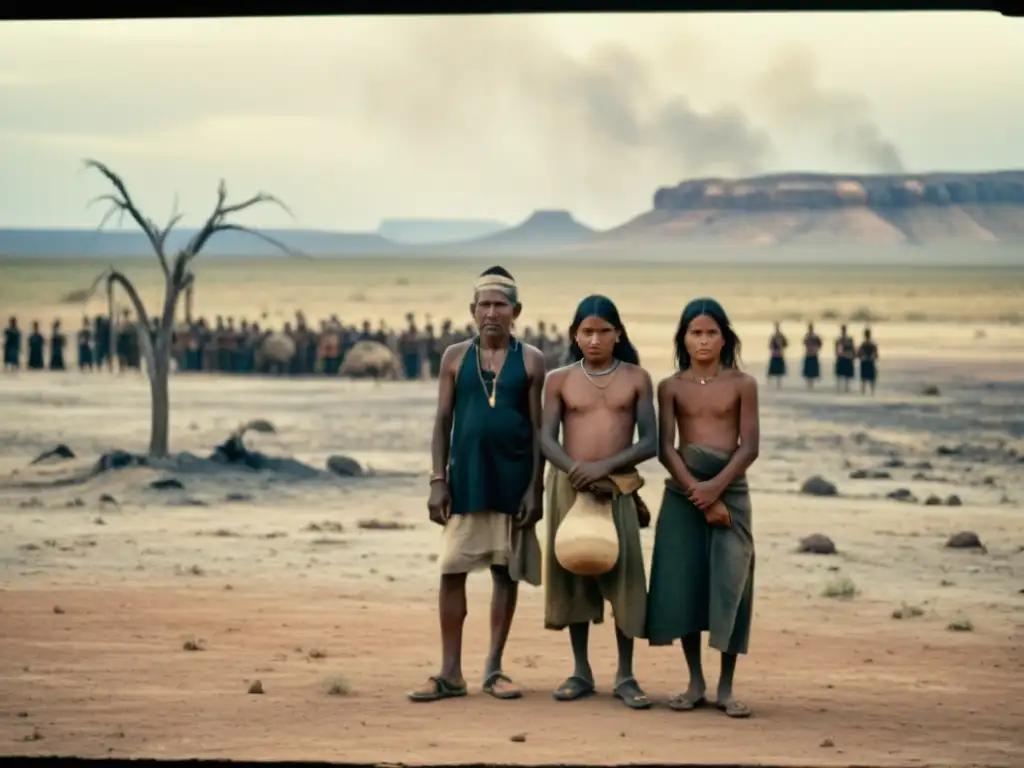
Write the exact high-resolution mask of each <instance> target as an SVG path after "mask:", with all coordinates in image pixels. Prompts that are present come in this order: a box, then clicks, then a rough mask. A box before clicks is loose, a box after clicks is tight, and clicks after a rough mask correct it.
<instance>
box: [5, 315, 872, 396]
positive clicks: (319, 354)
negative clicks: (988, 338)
mask: <svg viewBox="0 0 1024 768" xmlns="http://www.w3.org/2000/svg"><path fill="white" fill-rule="evenodd" d="M156 322H157V321H154V327H153V328H151V329H150V334H151V338H153V339H155V337H156V332H157V327H156V325H155V324H156ZM406 322H407V325H406V327H405V328H404V329H402V330H395V329H392V328H388V326H387V325H386V324H385V323H384V322H383V321H381V322H380V323H379V324H378V326H377V327H376V328H374V327H373V326H372V325H371V323H370V321H369V320H364V321H363V323H362V324H361V325H360V326H355V325H344V324H343V323H342V322H341V320H339V319H338V316H337V315H332V316H331V317H330V318H329V319H327V320H321V321H320V323H319V325H318V326H314V325H312V324H310V323H309V322H308V321H307V320H306V318H305V316H304V315H303V313H302V312H297V313H296V315H295V320H294V322H286V323H284V327H283V329H282V331H281V333H283V334H284V335H285V336H287V337H289V338H290V339H291V340H292V341H293V342H294V344H295V350H296V351H295V354H294V356H293V357H292V358H291V360H290V361H289V362H288V363H287V364H286V365H285V366H283V367H281V366H275V365H274V364H273V363H272V361H270V360H266V359H261V355H260V354H259V351H260V348H261V345H262V344H263V342H264V341H265V340H266V339H267V338H268V337H269V336H270V334H271V333H272V332H273V331H272V330H271V329H269V328H267V327H261V326H260V324H259V323H257V322H248V321H247V320H245V319H244V318H243V319H241V320H239V321H238V322H237V323H236V321H235V318H233V317H227V318H224V317H221V316H217V317H216V319H215V320H214V321H213V323H210V322H208V321H207V320H206V319H205V318H202V317H200V318H198V319H196V320H194V321H193V322H191V323H185V324H183V325H182V326H181V327H179V328H176V329H175V331H174V334H173V338H172V357H173V358H174V360H175V361H176V364H177V367H178V370H179V371H189V372H200V373H238V374H259V373H262V374H271V373H275V374H282V373H283V374H287V375H298V376H301V375H315V374H327V375H337V374H338V372H339V370H340V369H341V366H342V364H343V363H344V361H345V358H346V355H347V354H348V353H349V351H350V350H351V349H352V348H353V347H354V346H355V345H356V344H357V343H359V342H361V341H374V342H377V343H378V344H381V345H383V346H385V347H387V348H388V349H389V350H390V351H391V352H392V354H394V355H395V357H396V358H397V359H398V361H399V365H400V368H401V372H402V374H403V376H404V378H406V379H436V378H437V376H438V373H439V371H440V368H441V357H442V355H443V354H444V351H445V350H446V349H447V348H448V347H450V346H451V345H452V344H457V343H459V342H461V341H465V340H467V339H470V338H472V337H473V336H474V334H475V333H476V331H475V330H474V329H473V327H472V326H471V325H467V326H465V327H462V328H456V327H455V324H454V323H453V322H452V320H450V319H446V320H444V321H443V322H442V323H441V325H440V331H439V332H438V331H437V330H436V329H435V326H434V324H433V323H432V321H431V319H430V316H429V315H428V316H427V319H426V323H425V324H424V325H423V327H422V328H420V326H419V325H418V324H417V322H416V318H415V316H414V315H413V314H412V313H409V314H408V315H406ZM111 330H112V329H111V324H110V320H109V318H107V317H106V316H104V315H97V316H96V317H94V318H92V319H90V318H88V317H85V318H83V319H82V325H81V328H80V329H79V330H78V332H77V334H76V336H75V344H74V347H73V350H74V351H75V353H76V357H75V359H74V362H72V360H71V357H70V355H69V350H68V337H67V334H66V333H65V332H64V328H63V325H62V324H61V321H60V320H55V321H54V322H53V325H52V327H51V329H50V334H49V336H48V337H47V336H46V335H44V334H43V332H42V330H41V328H40V324H39V322H38V321H33V322H32V324H31V330H30V332H29V334H28V336H27V337H24V336H23V332H22V330H21V326H20V325H19V324H18V320H17V318H15V317H11V318H10V319H9V321H8V325H7V328H6V329H5V330H4V356H3V360H4V369H5V370H18V369H20V368H22V360H23V358H25V365H24V367H25V368H26V369H27V370H31V371H38V370H51V371H62V370H67V369H68V368H71V367H78V368H79V369H81V370H83V371H87V370H100V369H103V368H106V369H108V370H111V371H113V370H118V371H129V370H139V369H140V367H141V350H140V347H139V340H138V336H137V333H136V331H137V324H136V322H135V321H134V320H133V318H132V316H131V314H130V313H129V312H128V310H125V311H124V312H123V313H122V315H121V317H120V318H118V319H117V321H116V322H115V323H114V327H113V333H111ZM522 340H523V341H525V342H526V343H528V344H531V345H533V346H535V347H537V348H538V349H540V350H541V352H543V353H544V356H545V360H546V361H547V368H548V370H551V369H554V368H557V367H558V366H559V365H561V364H562V361H563V359H564V357H565V354H566V350H567V347H566V339H565V335H564V334H563V333H560V332H559V330H558V328H557V326H555V325H550V326H549V325H548V324H547V323H546V322H544V321H543V320H542V321H540V322H538V323H537V327H536V329H534V328H531V327H528V328H525V329H524V331H523V333H522ZM803 347H804V354H803V366H802V368H801V375H802V377H803V379H804V380H805V382H806V384H807V387H808V388H813V387H814V385H815V384H816V383H817V382H818V381H819V380H820V379H821V378H822V367H821V352H822V349H823V348H824V344H823V342H822V339H821V336H819V335H818V333H817V332H816V331H815V329H814V323H808V325H807V332H806V334H805V335H804V338H803ZM788 348H789V341H788V339H787V338H786V336H785V334H784V333H783V332H782V329H781V325H780V323H775V331H774V333H772V335H771V337H770V338H769V341H768V349H769V362H768V372H767V376H768V380H769V381H772V382H774V383H775V386H776V387H781V386H782V380H783V379H784V378H785V377H786V375H787V374H788V366H787V364H786V351H787V349H788ZM834 352H835V365H834V375H835V381H836V389H837V390H838V391H841V392H849V391H850V385H851V382H852V381H853V380H854V379H855V378H857V373H858V371H857V368H858V367H859V374H860V385H861V386H860V391H861V393H862V394H863V393H868V392H870V393H874V391H875V382H876V381H877V378H878V345H877V344H876V343H875V341H874V339H873V338H872V336H871V330H870V329H865V330H864V338H863V341H861V343H860V344H859V345H858V344H857V343H856V342H855V341H854V339H853V338H852V337H851V336H850V335H849V333H848V331H847V327H846V325H842V326H840V329H839V336H838V338H836V340H835V344H834ZM24 353H27V354H24Z"/></svg>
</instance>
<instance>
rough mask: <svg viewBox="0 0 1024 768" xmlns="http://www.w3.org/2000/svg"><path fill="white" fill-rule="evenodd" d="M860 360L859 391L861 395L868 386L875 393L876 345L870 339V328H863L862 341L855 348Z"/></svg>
mask: <svg viewBox="0 0 1024 768" xmlns="http://www.w3.org/2000/svg"><path fill="white" fill-rule="evenodd" d="M857 359H858V360H860V393H861V394H862V395H863V394H864V393H865V392H866V391H867V390H868V388H870V389H871V394H872V395H873V394H875V381H876V380H877V379H878V345H877V344H875V342H874V341H872V340H871V329H870V328H865V329H864V341H863V342H861V345H860V347H858V349H857Z"/></svg>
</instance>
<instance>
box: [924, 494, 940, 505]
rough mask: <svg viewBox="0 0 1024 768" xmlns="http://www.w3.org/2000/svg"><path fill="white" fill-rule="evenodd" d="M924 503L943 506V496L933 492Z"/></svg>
mask: <svg viewBox="0 0 1024 768" xmlns="http://www.w3.org/2000/svg"><path fill="white" fill-rule="evenodd" d="M924 505H925V506H926V507H941V506H942V498H941V497H940V496H936V495H935V494H934V493H933V494H931V495H930V496H928V498H927V499H925V500H924Z"/></svg>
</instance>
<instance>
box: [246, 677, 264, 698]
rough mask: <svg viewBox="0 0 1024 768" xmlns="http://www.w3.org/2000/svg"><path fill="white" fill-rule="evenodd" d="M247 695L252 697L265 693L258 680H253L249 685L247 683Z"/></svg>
mask: <svg viewBox="0 0 1024 768" xmlns="http://www.w3.org/2000/svg"><path fill="white" fill-rule="evenodd" d="M249 693H251V694H254V695H260V694H263V693H265V691H264V690H263V683H261V682H260V681H259V680H253V681H252V682H251V683H249Z"/></svg>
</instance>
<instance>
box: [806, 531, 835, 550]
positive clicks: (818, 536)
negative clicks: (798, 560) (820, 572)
mask: <svg viewBox="0 0 1024 768" xmlns="http://www.w3.org/2000/svg"><path fill="white" fill-rule="evenodd" d="M796 551H797V552H802V553H806V554H810V555H834V554H836V552H837V550H836V545H835V543H834V542H833V541H832V539H830V538H829V537H828V536H826V535H825V534H823V533H812V534H811V535H810V536H804V538H802V539H800V543H799V544H798V545H797V548H796Z"/></svg>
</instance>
